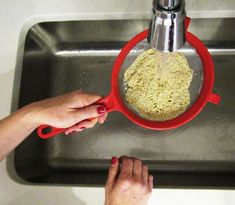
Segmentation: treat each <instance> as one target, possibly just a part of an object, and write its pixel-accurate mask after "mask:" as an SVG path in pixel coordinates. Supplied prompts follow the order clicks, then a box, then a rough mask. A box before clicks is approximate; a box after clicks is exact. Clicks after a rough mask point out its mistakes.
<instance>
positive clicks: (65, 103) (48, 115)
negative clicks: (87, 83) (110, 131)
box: [29, 91, 107, 134]
mask: <svg viewBox="0 0 235 205" xmlns="http://www.w3.org/2000/svg"><path fill="white" fill-rule="evenodd" d="M100 98H101V97H100V96H97V95H90V94H86V93H82V92H79V91H75V92H71V93H68V94H65V95H62V96H59V97H55V98H49V99H46V100H42V101H38V102H35V103H32V104H31V105H29V107H30V108H31V110H33V112H34V119H33V120H36V121H37V123H39V124H46V125H50V126H53V127H58V128H68V129H66V130H65V134H69V133H71V132H74V131H77V132H79V131H82V130H84V129H85V128H91V127H93V126H94V125H95V124H96V123H97V121H98V122H99V123H104V121H105V119H106V116H107V113H106V109H105V107H104V106H103V105H99V104H94V103H95V102H97V101H98V100H99V99H100Z"/></svg>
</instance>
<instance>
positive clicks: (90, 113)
mask: <svg viewBox="0 0 235 205" xmlns="http://www.w3.org/2000/svg"><path fill="white" fill-rule="evenodd" d="M73 112H74V117H75V118H76V122H81V121H83V120H86V119H90V118H96V117H99V116H102V115H105V114H106V108H105V107H104V106H103V105H90V106H87V107H84V108H81V109H76V110H75V111H73Z"/></svg>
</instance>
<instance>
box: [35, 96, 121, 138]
mask: <svg viewBox="0 0 235 205" xmlns="http://www.w3.org/2000/svg"><path fill="white" fill-rule="evenodd" d="M115 102H116V101H115V98H113V95H112V93H110V95H108V96H107V97H104V98H101V99H100V100H98V101H97V102H96V103H94V104H99V105H103V106H105V107H106V111H107V112H112V111H114V110H118V106H117V104H116V103H115ZM66 129H68V128H57V127H52V126H50V125H41V126H39V127H38V128H37V134H38V136H39V137H40V138H42V139H48V138H51V137H54V136H55V135H58V134H61V133H63V132H64V131H65V130H66Z"/></svg>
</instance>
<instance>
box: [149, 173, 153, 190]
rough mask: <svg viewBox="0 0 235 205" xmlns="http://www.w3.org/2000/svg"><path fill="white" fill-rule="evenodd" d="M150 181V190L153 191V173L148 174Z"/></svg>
mask: <svg viewBox="0 0 235 205" xmlns="http://www.w3.org/2000/svg"><path fill="white" fill-rule="evenodd" d="M148 183H149V188H150V191H152V190H153V176H152V175H149V176H148Z"/></svg>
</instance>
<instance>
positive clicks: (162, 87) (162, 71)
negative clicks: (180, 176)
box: [124, 49, 193, 121]
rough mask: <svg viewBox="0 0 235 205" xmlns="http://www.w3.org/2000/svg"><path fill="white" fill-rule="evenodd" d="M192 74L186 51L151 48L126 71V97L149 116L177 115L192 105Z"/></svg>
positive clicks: (141, 113) (168, 117)
mask: <svg viewBox="0 0 235 205" xmlns="http://www.w3.org/2000/svg"><path fill="white" fill-rule="evenodd" d="M192 77H193V71H192V69H191V68H190V66H189V63H188V61H187V59H186V57H185V56H184V55H183V54H181V53H179V52H172V53H163V52H159V51H157V50H154V49H148V50H146V51H145V52H143V53H141V54H140V55H139V56H138V57H137V58H136V60H135V61H134V63H133V64H132V65H131V66H130V67H129V68H128V69H127V70H126V71H125V73H124V87H125V98H126V101H127V102H128V103H129V105H130V106H131V107H132V108H133V109H134V110H135V111H137V112H138V113H139V114H140V116H142V117H143V118H145V119H148V120H154V121H165V120H170V119H173V118H175V117H177V116H179V115H180V114H182V113H183V112H184V111H185V110H186V109H187V107H188V106H189V105H190V92H189V87H190V83H191V81H192Z"/></svg>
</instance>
